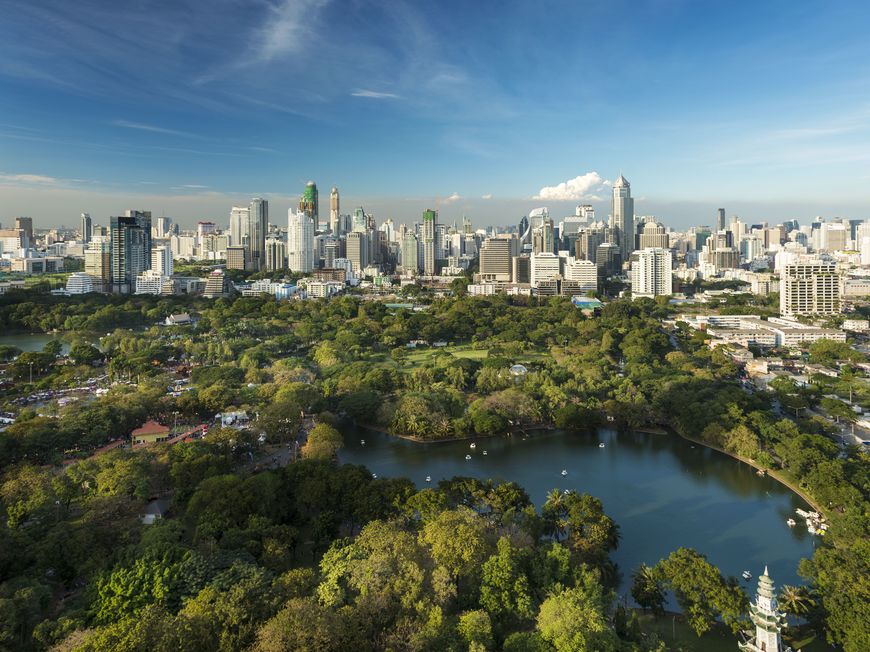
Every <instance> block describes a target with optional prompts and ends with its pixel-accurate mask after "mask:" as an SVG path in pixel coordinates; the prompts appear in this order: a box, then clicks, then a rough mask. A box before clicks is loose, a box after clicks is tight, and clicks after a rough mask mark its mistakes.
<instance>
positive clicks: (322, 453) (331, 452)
mask: <svg viewBox="0 0 870 652" xmlns="http://www.w3.org/2000/svg"><path fill="white" fill-rule="evenodd" d="M342 446H344V439H343V438H342V436H341V433H340V432H339V431H338V430H336V429H335V428H333V427H332V426H330V425H327V424H325V423H319V424H317V425H316V426H314V427H313V428H312V429H311V432H309V433H308V441H306V442H305V445H304V446H303V447H302V456H303V457H309V458H312V459H318V460H331V459H334V458H335V455H336V453H338V451H339V449H340V448H341V447H342Z"/></svg>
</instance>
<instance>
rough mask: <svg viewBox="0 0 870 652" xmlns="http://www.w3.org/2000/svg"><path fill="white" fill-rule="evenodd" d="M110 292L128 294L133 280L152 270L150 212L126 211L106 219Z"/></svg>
mask: <svg viewBox="0 0 870 652" xmlns="http://www.w3.org/2000/svg"><path fill="white" fill-rule="evenodd" d="M109 234H110V235H109V237H110V238H111V248H112V249H111V267H112V271H111V279H112V291H113V292H118V293H120V294H130V293H131V292H133V291H134V290H135V289H136V277H137V276H139V274H141V273H142V272H144V271H145V270H146V269H149V268H150V267H151V213H150V211H134V210H128V211H126V214H125V215H118V216H113V217H111V218H109Z"/></svg>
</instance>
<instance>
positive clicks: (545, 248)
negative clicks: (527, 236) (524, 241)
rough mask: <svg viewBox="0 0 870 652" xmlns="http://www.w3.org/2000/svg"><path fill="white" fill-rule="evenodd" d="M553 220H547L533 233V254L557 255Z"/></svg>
mask: <svg viewBox="0 0 870 652" xmlns="http://www.w3.org/2000/svg"><path fill="white" fill-rule="evenodd" d="M555 250H556V247H555V241H554V231H553V220H551V219H550V218H546V219H544V220H542V221H541V224H540V226H536V227H535V228H534V230H533V231H532V253H535V254H540V253H555Z"/></svg>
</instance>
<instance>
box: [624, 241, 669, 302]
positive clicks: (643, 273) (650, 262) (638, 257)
mask: <svg viewBox="0 0 870 652" xmlns="http://www.w3.org/2000/svg"><path fill="white" fill-rule="evenodd" d="M672 267H673V254H672V253H671V250H670V249H662V248H661V247H649V248H647V249H639V250H638V251H637V252H635V253H634V256H633V257H632V261H631V296H632V297H634V298H638V297H656V296H660V295H668V294H673V272H672V271H671V270H672Z"/></svg>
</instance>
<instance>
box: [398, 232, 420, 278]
mask: <svg viewBox="0 0 870 652" xmlns="http://www.w3.org/2000/svg"><path fill="white" fill-rule="evenodd" d="M400 256H401V264H402V271H403V272H405V273H406V274H416V273H417V272H419V271H420V266H419V261H418V259H417V236H416V235H414V234H413V233H411V232H408V233H406V234H405V237H404V238H403V239H402V249H401V251H400Z"/></svg>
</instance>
